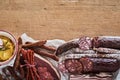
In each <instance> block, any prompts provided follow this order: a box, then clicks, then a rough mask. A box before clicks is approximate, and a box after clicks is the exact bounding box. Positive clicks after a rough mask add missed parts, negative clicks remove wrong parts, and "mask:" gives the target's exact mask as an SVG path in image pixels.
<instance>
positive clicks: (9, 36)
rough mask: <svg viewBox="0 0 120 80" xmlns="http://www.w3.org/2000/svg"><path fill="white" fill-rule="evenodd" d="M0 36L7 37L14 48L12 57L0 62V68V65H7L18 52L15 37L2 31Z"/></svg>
mask: <svg viewBox="0 0 120 80" xmlns="http://www.w3.org/2000/svg"><path fill="white" fill-rule="evenodd" d="M0 35H1V36H5V37H8V38H9V39H10V40H11V41H12V43H13V44H14V46H15V47H14V52H13V55H12V56H11V57H10V58H9V59H8V60H5V61H3V62H0V66H1V65H5V64H8V63H9V62H10V61H11V60H12V59H13V58H14V57H15V55H16V53H17V51H18V44H17V40H16V39H15V37H14V36H13V35H12V34H11V33H10V32H7V31H4V30H0Z"/></svg>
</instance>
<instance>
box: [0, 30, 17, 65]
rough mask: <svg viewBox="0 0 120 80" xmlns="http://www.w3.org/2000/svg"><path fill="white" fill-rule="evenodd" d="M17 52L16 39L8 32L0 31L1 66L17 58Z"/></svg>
mask: <svg viewBox="0 0 120 80" xmlns="http://www.w3.org/2000/svg"><path fill="white" fill-rule="evenodd" d="M17 50H18V45H17V41H16V39H15V37H14V36H13V35H12V34H11V33H9V32H7V31H3V30H0V65H4V64H7V63H9V62H10V61H11V60H12V59H13V58H14V57H15V55H16V53H17Z"/></svg>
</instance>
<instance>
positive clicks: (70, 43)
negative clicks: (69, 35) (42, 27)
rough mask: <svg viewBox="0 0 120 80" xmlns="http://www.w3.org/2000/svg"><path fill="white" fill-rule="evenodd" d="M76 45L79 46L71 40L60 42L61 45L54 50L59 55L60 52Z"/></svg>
mask: <svg viewBox="0 0 120 80" xmlns="http://www.w3.org/2000/svg"><path fill="white" fill-rule="evenodd" d="M76 47H79V45H78V43H77V41H71V42H67V43H64V44H62V45H61V46H59V47H58V48H57V50H56V52H55V54H56V55H60V54H62V53H63V52H66V51H68V50H70V49H72V48H76Z"/></svg>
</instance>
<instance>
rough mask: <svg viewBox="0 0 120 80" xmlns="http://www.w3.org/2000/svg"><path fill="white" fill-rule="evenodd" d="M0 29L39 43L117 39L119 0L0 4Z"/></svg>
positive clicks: (40, 0)
mask: <svg viewBox="0 0 120 80" xmlns="http://www.w3.org/2000/svg"><path fill="white" fill-rule="evenodd" d="M0 29H3V30H7V31H10V32H12V33H13V34H14V35H15V36H16V37H18V36H20V35H21V34H22V33H27V34H28V35H29V36H31V37H33V38H35V39H40V40H43V39H54V38H59V39H64V40H70V39H73V38H76V37H79V36H82V35H85V36H98V35H117V36H120V0H1V1H0Z"/></svg>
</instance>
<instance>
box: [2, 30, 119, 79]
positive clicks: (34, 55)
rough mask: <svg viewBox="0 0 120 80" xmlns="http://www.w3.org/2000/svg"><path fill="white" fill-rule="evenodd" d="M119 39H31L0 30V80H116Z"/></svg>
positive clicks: (117, 75)
mask: <svg viewBox="0 0 120 80" xmlns="http://www.w3.org/2000/svg"><path fill="white" fill-rule="evenodd" d="M119 68H120V37H117V36H98V37H92V38H91V37H86V36H82V37H80V38H77V39H73V40H70V41H64V40H60V39H53V40H34V39H32V38H31V37H29V36H27V35H26V34H22V35H21V36H20V37H19V39H18V40H17V41H16V39H15V38H14V36H12V35H11V34H10V33H8V32H5V31H0V73H1V74H0V80H118V78H119Z"/></svg>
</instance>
